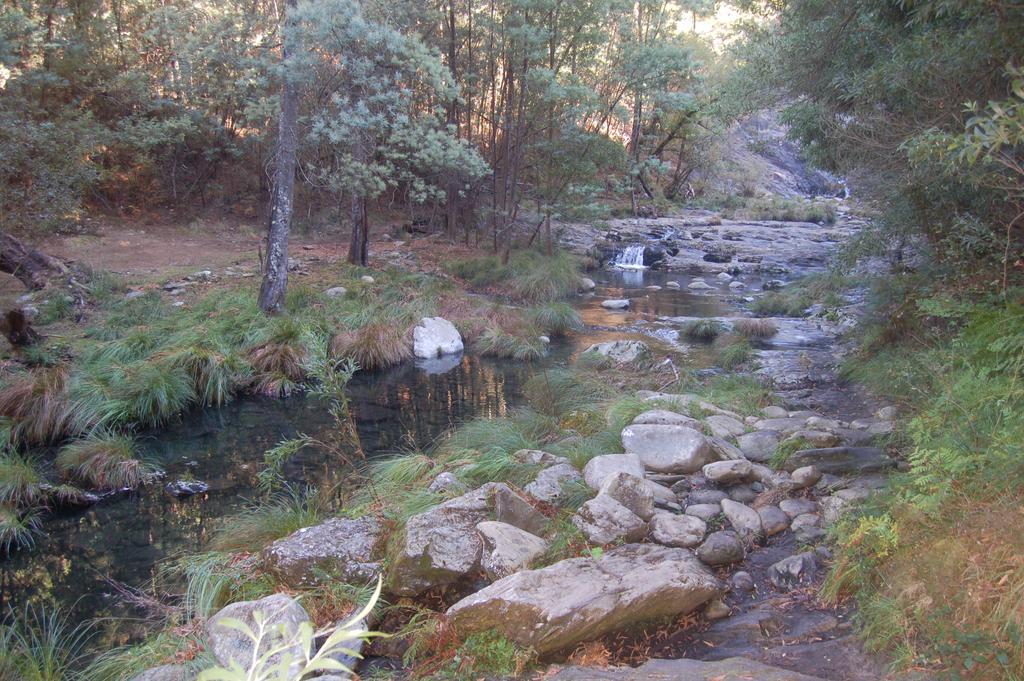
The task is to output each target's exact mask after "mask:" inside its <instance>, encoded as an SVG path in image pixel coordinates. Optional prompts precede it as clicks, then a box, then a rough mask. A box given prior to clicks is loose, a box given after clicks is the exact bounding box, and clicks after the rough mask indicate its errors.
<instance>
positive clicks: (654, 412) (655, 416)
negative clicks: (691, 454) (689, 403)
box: [633, 409, 700, 430]
mask: <svg viewBox="0 0 1024 681" xmlns="http://www.w3.org/2000/svg"><path fill="white" fill-rule="evenodd" d="M651 424H654V425H658V426H688V427H690V428H693V429H694V430H697V429H699V428H700V421H698V420H697V419H693V418H690V417H689V416H683V415H682V414H677V413H676V412H674V411H668V410H666V409H651V410H650V411H645V412H643V413H642V414H638V415H637V417H636V418H635V419H633V425H635V426H644V425H651Z"/></svg>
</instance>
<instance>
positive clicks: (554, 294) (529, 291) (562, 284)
mask: <svg viewBox="0 0 1024 681" xmlns="http://www.w3.org/2000/svg"><path fill="white" fill-rule="evenodd" d="M580 270H581V265H580V261H579V260H578V259H577V258H576V257H575V256H573V255H570V254H568V253H563V252H558V253H555V254H554V255H550V256H549V255H544V254H543V253H541V252H539V251H534V250H524V251H516V252H514V253H512V254H511V255H510V256H509V261H508V264H506V265H502V264H501V261H500V260H499V259H498V258H497V257H496V256H485V257H481V258H470V259H467V260H459V261H456V262H454V263H452V264H451V265H449V271H450V272H452V273H453V274H454V275H455V276H457V277H459V278H460V279H463V280H465V281H466V282H467V283H468V284H469V285H470V287H472V288H475V289H489V290H492V291H493V292H495V293H497V294H499V295H505V296H508V297H509V298H512V299H514V300H518V301H522V302H527V303H542V302H548V301H555V300H562V299H564V298H568V297H570V296H572V295H575V294H576V293H577V292H578V291H579V289H580V283H581V275H580Z"/></svg>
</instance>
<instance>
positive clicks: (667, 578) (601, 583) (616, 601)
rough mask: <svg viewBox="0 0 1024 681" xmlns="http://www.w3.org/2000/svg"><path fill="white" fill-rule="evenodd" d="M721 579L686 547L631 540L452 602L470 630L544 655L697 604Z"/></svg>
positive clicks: (463, 629)
mask: <svg viewBox="0 0 1024 681" xmlns="http://www.w3.org/2000/svg"><path fill="white" fill-rule="evenodd" d="M720 591H721V584H720V583H719V582H718V580H717V579H715V577H714V575H712V574H711V573H710V572H709V571H708V570H707V569H706V568H704V567H703V566H702V565H701V564H700V563H699V562H697V560H696V559H695V558H694V557H693V554H692V553H691V552H689V551H687V550H686V549H673V548H666V547H661V546H654V545H650V544H639V545H627V546H621V547H618V548H615V549H611V550H609V551H607V552H606V553H605V554H604V555H603V556H602V557H601V558H599V559H595V558H571V559H569V560H563V561H560V562H558V563H555V564H554V565H551V566H549V567H546V568H542V569H540V570H524V571H522V572H517V573H516V574H514V575H511V576H509V577H506V578H504V579H501V580H499V581H497V582H495V583H494V584H492V585H490V586H488V587H486V588H484V589H483V590H481V591H478V592H477V593H475V594H473V595H471V596H468V597H466V598H464V599H462V600H461V601H459V602H458V603H456V604H455V605H453V606H452V607H451V608H449V610H448V617H449V620H450V621H451V623H452V625H453V626H454V627H455V628H456V630H457V631H458V632H459V633H460V634H461V635H463V636H468V635H472V634H474V633H477V632H484V631H488V632H489V631H495V632H497V633H499V634H502V635H504V636H505V637H507V638H508V639H509V640H511V641H513V642H515V643H517V644H518V645H520V646H522V647H527V646H528V647H532V648H533V649H534V650H536V651H537V652H538V653H539V654H541V655H544V654H547V653H552V652H555V651H559V650H565V649H569V648H572V647H574V646H575V645H576V644H577V643H579V642H581V641H587V640H593V639H596V638H599V637H601V636H603V635H605V634H608V633H611V632H613V631H617V630H620V629H623V628H625V627H628V626H630V625H632V624H635V623H638V622H644V621H649V620H653V619H658V618H662V617H676V616H678V615H682V614H685V613H689V612H692V611H694V610H696V609H697V608H699V607H700V606H701V605H703V604H704V603H706V602H707V601H708V600H710V599H711V598H714V597H715V596H717V595H718V594H719V593H720Z"/></svg>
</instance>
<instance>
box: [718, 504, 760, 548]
mask: <svg viewBox="0 0 1024 681" xmlns="http://www.w3.org/2000/svg"><path fill="white" fill-rule="evenodd" d="M721 504H722V513H724V514H725V517H726V518H728V519H729V522H730V523H731V524H732V526H733V529H735V530H736V533H737V534H738V535H739V536H741V537H744V538H748V539H755V538H757V537H761V536H763V535H764V528H763V527H761V516H759V515H757V511H755V510H754V509H752V508H750V507H749V506H746V505H745V504H741V503H739V502H738V501H733V500H732V499H722V502H721Z"/></svg>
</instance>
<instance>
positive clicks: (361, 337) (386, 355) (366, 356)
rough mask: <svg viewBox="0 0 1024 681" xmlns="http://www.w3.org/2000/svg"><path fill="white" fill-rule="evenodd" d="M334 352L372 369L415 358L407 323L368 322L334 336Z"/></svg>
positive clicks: (334, 354) (332, 350)
mask: <svg viewBox="0 0 1024 681" xmlns="http://www.w3.org/2000/svg"><path fill="white" fill-rule="evenodd" d="M331 355H332V356H334V357H339V358H348V359H351V360H352V361H354V362H355V363H356V364H357V365H358V366H359V367H361V368H363V369H367V370H370V371H373V370H376V369H386V368H387V367H390V366H394V365H396V364H400V363H401V362H403V361H405V360H407V359H409V358H411V357H412V339H411V337H410V334H409V329H408V328H407V327H405V326H403V325H397V324H368V325H366V326H364V327H362V328H360V329H358V330H356V331H347V332H343V333H339V334H338V335H336V336H335V337H334V338H333V339H331Z"/></svg>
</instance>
